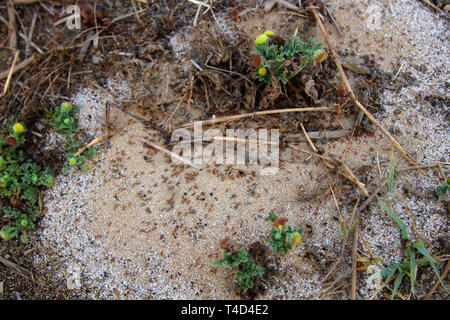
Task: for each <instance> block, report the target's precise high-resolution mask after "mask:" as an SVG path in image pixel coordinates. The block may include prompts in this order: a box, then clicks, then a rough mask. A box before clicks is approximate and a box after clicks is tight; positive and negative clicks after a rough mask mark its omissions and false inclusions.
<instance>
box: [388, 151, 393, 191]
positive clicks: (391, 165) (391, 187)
mask: <svg viewBox="0 0 450 320" xmlns="http://www.w3.org/2000/svg"><path fill="white" fill-rule="evenodd" d="M388 191H389V192H391V193H392V192H393V191H394V150H392V153H391V158H390V162H389V178H388Z"/></svg>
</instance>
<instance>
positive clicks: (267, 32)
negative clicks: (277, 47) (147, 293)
mask: <svg viewBox="0 0 450 320" xmlns="http://www.w3.org/2000/svg"><path fill="white" fill-rule="evenodd" d="M264 34H265V35H266V36H273V35H274V34H275V33H273V31H271V30H267V31H266V32H264Z"/></svg>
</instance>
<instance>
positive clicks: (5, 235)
mask: <svg viewBox="0 0 450 320" xmlns="http://www.w3.org/2000/svg"><path fill="white" fill-rule="evenodd" d="M12 229H13V228H11V227H3V228H2V229H1V230H0V237H1V238H2V239H3V240H5V241H8V240H11V231H12Z"/></svg>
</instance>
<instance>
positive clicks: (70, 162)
mask: <svg viewBox="0 0 450 320" xmlns="http://www.w3.org/2000/svg"><path fill="white" fill-rule="evenodd" d="M69 164H70V165H71V166H74V165H76V164H77V158H70V159H69Z"/></svg>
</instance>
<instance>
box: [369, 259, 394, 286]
mask: <svg viewBox="0 0 450 320" xmlns="http://www.w3.org/2000/svg"><path fill="white" fill-rule="evenodd" d="M401 263H402V261H401V260H400V261H399V262H397V263H394V264H391V265H390V266H388V267H386V268H384V269H382V270H380V271H378V272H375V273H374V274H373V275H371V276H370V277H369V278H368V279H367V282H371V281H372V280H373V279H375V278H382V277H384V276H387V278H386V281H385V282H384V283H383V285H382V286H381V287H380V288H379V289H378V290H381V289H383V288H384V287H385V286H386V285H387V283H388V282H389V281H390V280H391V278H392V276H393V275H394V273H395V271H396V270H397V269H398V267H399V266H400V264H401Z"/></svg>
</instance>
